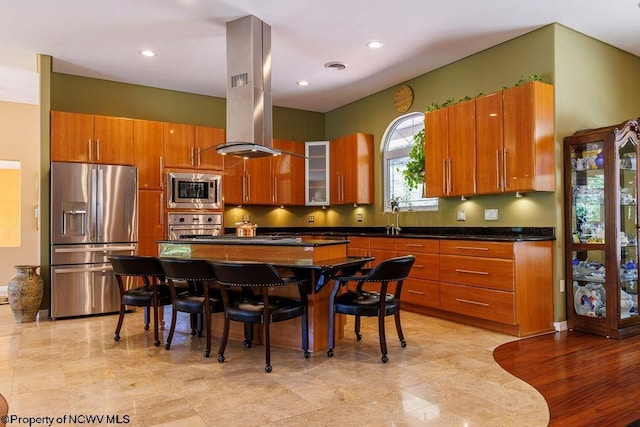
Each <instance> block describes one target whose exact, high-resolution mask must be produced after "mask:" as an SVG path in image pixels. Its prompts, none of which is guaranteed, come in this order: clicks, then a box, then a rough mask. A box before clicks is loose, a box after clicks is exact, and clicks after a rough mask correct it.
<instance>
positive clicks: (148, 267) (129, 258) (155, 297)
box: [109, 255, 171, 346]
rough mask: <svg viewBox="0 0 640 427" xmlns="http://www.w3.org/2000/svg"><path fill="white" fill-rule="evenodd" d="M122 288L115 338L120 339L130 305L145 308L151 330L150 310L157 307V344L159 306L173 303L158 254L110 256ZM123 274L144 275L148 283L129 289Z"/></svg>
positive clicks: (154, 316) (157, 340)
mask: <svg viewBox="0 0 640 427" xmlns="http://www.w3.org/2000/svg"><path fill="white" fill-rule="evenodd" d="M109 260H110V261H111V265H112V266H113V272H114V273H115V276H116V280H117V282H118V289H119V290H120V317H119V318H118V326H116V332H115V334H114V337H113V339H114V340H116V341H120V330H121V329H122V323H123V321H124V313H125V311H126V306H135V307H144V323H145V326H144V329H145V330H147V331H148V330H149V317H150V316H149V310H150V308H153V333H154V338H155V345H156V346H159V345H160V339H159V336H158V307H160V306H165V305H169V304H171V294H170V292H169V287H168V286H167V285H166V284H165V283H164V282H165V277H164V271H163V270H162V266H161V265H160V263H159V262H158V259H157V258H155V257H147V256H135V255H112V256H110V257H109ZM123 277H135V278H141V279H142V281H143V283H144V285H142V286H137V287H134V288H132V289H127V287H126V286H125V282H124V280H123V279H122V278H123Z"/></svg>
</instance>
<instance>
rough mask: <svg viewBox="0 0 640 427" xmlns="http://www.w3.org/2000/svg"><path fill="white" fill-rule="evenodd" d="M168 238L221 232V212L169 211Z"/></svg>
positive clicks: (191, 237)
mask: <svg viewBox="0 0 640 427" xmlns="http://www.w3.org/2000/svg"><path fill="white" fill-rule="evenodd" d="M167 223H168V224H169V225H168V231H169V240H180V239H193V238H197V237H198V236H200V237H213V236H219V235H221V234H222V214H221V213H210V214H202V213H191V212H170V213H169V214H168V221H167Z"/></svg>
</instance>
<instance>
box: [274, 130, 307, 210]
mask: <svg viewBox="0 0 640 427" xmlns="http://www.w3.org/2000/svg"><path fill="white" fill-rule="evenodd" d="M273 148H275V149H277V150H284V151H288V152H290V153H296V154H298V156H293V155H290V154H282V155H280V156H276V157H273V158H272V159H271V176H272V178H273V204H275V205H277V206H279V205H283V206H304V202H305V200H304V185H305V181H304V143H302V142H297V141H289V140H278V139H274V140H273Z"/></svg>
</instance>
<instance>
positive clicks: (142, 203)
mask: <svg viewBox="0 0 640 427" xmlns="http://www.w3.org/2000/svg"><path fill="white" fill-rule="evenodd" d="M163 200H164V190H138V215H139V216H138V255H144V256H158V243H157V241H158V240H162V239H163V238H164V235H163V225H164V224H163V222H164V206H163V205H164V203H163Z"/></svg>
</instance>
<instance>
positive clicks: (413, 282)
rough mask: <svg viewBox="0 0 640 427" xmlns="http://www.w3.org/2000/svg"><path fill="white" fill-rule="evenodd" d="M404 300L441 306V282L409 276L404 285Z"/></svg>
mask: <svg viewBox="0 0 640 427" xmlns="http://www.w3.org/2000/svg"><path fill="white" fill-rule="evenodd" d="M400 300H401V301H402V302H406V303H408V304H415V305H420V306H424V307H433V308H440V283H438V282H432V281H429V280H419V279H412V278H409V279H407V280H405V281H404V284H403V285H402V294H401V296H400Z"/></svg>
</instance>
